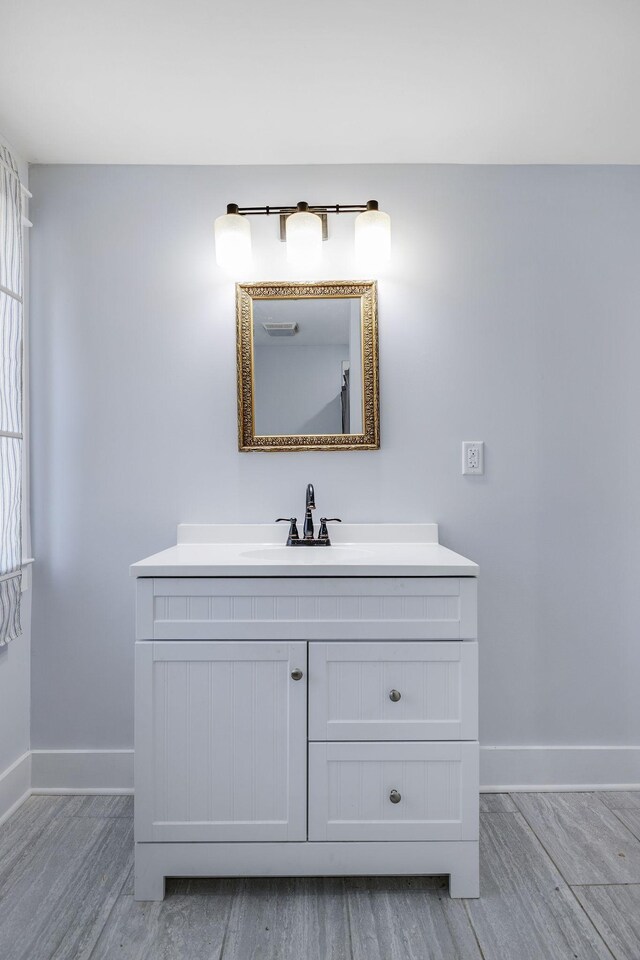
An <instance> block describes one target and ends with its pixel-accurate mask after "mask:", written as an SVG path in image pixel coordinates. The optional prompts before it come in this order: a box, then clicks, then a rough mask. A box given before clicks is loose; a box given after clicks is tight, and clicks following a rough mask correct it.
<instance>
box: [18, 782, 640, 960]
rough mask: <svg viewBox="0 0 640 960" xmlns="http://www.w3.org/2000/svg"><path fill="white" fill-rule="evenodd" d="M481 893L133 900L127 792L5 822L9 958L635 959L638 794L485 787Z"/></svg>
mask: <svg viewBox="0 0 640 960" xmlns="http://www.w3.org/2000/svg"><path fill="white" fill-rule="evenodd" d="M481 809H482V825H481V873H482V880H481V894H482V896H481V898H480V899H479V900H467V901H462V900H457V901H456V900H451V899H449V894H448V890H447V885H446V881H443V880H440V879H437V878H435V879H420V878H405V879H402V878H398V879H346V880H345V879H312V880H174V881H169V882H168V883H167V896H166V899H165V900H164V902H163V903H136V902H135V901H134V900H133V896H132V893H133V877H132V861H133V824H132V819H131V818H132V813H133V800H132V798H131V797H103V796H101V797H31V798H30V799H29V800H27V802H26V803H24V804H23V805H22V807H20V809H19V810H18V811H17V812H16V813H15V814H14V815H13V816H12V817H11V818H10V819H9V820H8V821H7V822H6V823H5V824H4V825H3V826H2V827H0V958H2V960H90V958H91V960H119V958H126V960H276V958H278V960H280V958H282V960H352V958H353V960H481V958H484V960H564V958H567V960H576V958H579V960H591V958H594V960H595V958H597V960H604V958H607V960H611V957H615V958H616V960H639V958H640V792H638V793H555V794H553V793H544V794H542V793H529V794H523V793H520V794H511V795H508V794H492V795H487V794H485V795H484V796H483V797H482V798H481Z"/></svg>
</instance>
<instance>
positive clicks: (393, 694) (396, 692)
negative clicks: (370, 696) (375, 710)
mask: <svg viewBox="0 0 640 960" xmlns="http://www.w3.org/2000/svg"><path fill="white" fill-rule="evenodd" d="M401 696H402V694H401V693H400V691H399V690H392V691H391V693H390V694H389V700H393V702H394V703H397V702H398V700H399V699H400V697H401Z"/></svg>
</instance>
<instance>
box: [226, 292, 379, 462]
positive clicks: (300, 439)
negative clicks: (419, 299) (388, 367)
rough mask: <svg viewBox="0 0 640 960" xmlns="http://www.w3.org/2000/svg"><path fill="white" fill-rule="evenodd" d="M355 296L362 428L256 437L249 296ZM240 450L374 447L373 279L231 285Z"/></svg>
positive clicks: (376, 406) (376, 392) (375, 324)
mask: <svg viewBox="0 0 640 960" xmlns="http://www.w3.org/2000/svg"><path fill="white" fill-rule="evenodd" d="M323 297H325V298H330V299H342V298H344V297H360V303H361V317H362V400H363V427H364V430H363V433H355V434H354V433H352V434H335V435H334V434H315V435H309V436H304V435H303V436H277V435H274V436H256V433H255V429H254V411H253V301H254V300H285V299H287V300H301V299H319V298H323ZM236 351H237V365H238V449H239V450H243V451H245V450H262V451H276V450H289V451H291V450H378V449H379V447H380V410H379V407H380V401H379V390H378V307H377V290H376V282H375V280H322V281H319V282H317V283H293V282H285V281H275V282H265V283H238V284H236Z"/></svg>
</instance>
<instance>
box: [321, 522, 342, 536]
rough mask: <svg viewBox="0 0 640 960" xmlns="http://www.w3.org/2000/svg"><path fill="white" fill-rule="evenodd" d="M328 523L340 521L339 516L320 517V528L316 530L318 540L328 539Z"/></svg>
mask: <svg viewBox="0 0 640 960" xmlns="http://www.w3.org/2000/svg"><path fill="white" fill-rule="evenodd" d="M328 523H342V520H341V519H340V517H320V530H319V531H318V540H327V541H328V540H329V531H328V530H327V524H328Z"/></svg>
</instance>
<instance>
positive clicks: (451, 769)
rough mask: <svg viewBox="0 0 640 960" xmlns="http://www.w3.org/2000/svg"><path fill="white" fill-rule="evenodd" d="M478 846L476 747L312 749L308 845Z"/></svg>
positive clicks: (337, 746) (380, 745) (429, 745)
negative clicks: (439, 842) (419, 843)
mask: <svg viewBox="0 0 640 960" xmlns="http://www.w3.org/2000/svg"><path fill="white" fill-rule="evenodd" d="M477 839H478V744H477V742H458V743H456V742H445V743H393V742H387V743H310V744H309V840H477Z"/></svg>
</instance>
